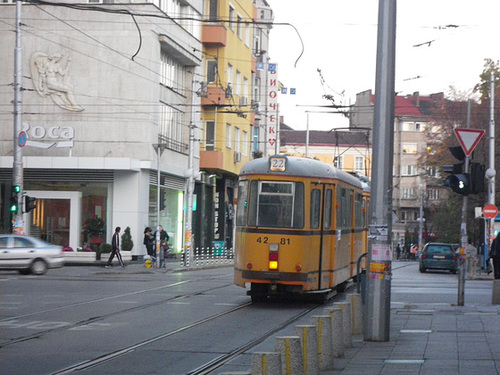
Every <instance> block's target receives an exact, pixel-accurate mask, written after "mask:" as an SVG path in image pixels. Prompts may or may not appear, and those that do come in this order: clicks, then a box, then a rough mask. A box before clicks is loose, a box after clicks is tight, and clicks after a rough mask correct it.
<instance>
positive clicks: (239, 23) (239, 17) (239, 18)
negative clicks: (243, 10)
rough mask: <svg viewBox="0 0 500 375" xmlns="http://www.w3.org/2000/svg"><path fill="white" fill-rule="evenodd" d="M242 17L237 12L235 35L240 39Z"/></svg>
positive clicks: (241, 35)
mask: <svg viewBox="0 0 500 375" xmlns="http://www.w3.org/2000/svg"><path fill="white" fill-rule="evenodd" d="M242 21H243V18H242V17H241V16H240V15H239V14H238V16H237V17H236V35H238V38H240V40H243V22H242Z"/></svg>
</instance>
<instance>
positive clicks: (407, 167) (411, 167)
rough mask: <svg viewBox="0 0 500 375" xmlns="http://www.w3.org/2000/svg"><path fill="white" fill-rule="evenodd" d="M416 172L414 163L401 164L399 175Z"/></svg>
mask: <svg viewBox="0 0 500 375" xmlns="http://www.w3.org/2000/svg"><path fill="white" fill-rule="evenodd" d="M416 174H417V168H416V167H415V166H414V165H402V166H401V175H402V176H415V175H416Z"/></svg>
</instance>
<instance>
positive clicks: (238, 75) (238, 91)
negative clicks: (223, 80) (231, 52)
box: [234, 70, 241, 96]
mask: <svg viewBox="0 0 500 375" xmlns="http://www.w3.org/2000/svg"><path fill="white" fill-rule="evenodd" d="M234 93H235V94H236V95H238V96H241V72H240V71H239V70H236V82H235V83H234Z"/></svg>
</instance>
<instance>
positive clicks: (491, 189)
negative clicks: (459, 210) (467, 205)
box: [485, 71, 496, 254]
mask: <svg viewBox="0 0 500 375" xmlns="http://www.w3.org/2000/svg"><path fill="white" fill-rule="evenodd" d="M495 176H496V171H495V74H494V73H493V71H492V72H491V75H490V129H489V166H488V170H487V171H486V177H488V203H489V204H492V205H494V206H496V204H495ZM494 222H495V219H490V220H489V225H488V235H487V238H486V243H485V244H486V245H487V247H488V249H490V246H491V242H492V238H491V237H492V236H493V223H494ZM485 254H486V253H485Z"/></svg>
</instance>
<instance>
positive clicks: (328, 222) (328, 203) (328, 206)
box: [323, 189, 333, 229]
mask: <svg viewBox="0 0 500 375" xmlns="http://www.w3.org/2000/svg"><path fill="white" fill-rule="evenodd" d="M332 197H333V191H332V189H328V190H327V191H326V197H325V198H326V199H325V208H324V210H325V213H324V217H325V222H324V224H323V228H325V229H330V228H331V226H332Z"/></svg>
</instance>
